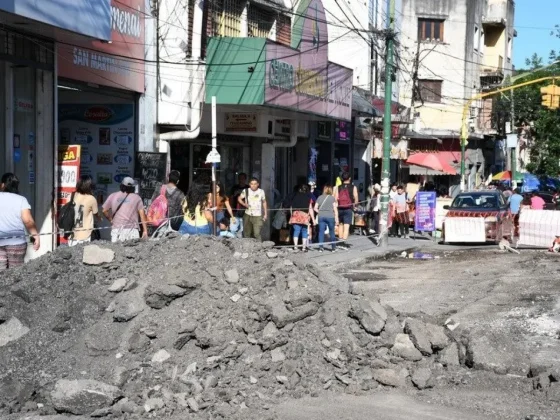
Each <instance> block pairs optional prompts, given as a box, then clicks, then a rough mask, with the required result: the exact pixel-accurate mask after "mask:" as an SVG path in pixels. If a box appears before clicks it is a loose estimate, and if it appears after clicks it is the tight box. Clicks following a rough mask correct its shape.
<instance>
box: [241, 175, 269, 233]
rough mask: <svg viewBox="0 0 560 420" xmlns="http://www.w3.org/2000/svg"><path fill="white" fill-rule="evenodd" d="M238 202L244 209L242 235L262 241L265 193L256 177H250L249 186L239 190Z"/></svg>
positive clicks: (265, 212) (265, 205)
mask: <svg viewBox="0 0 560 420" xmlns="http://www.w3.org/2000/svg"><path fill="white" fill-rule="evenodd" d="M238 203H239V204H241V206H243V207H245V209H246V210H245V214H244V215H243V237H244V238H255V239H257V240H259V241H262V234H261V231H262V227H263V224H264V222H266V218H267V212H268V207H267V204H266V195H265V193H264V191H263V190H261V189H260V188H259V180H258V179H257V178H251V181H250V182H249V188H247V189H245V190H243V191H242V192H241V194H240V196H239V199H238Z"/></svg>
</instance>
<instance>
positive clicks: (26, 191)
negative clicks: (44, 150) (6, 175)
mask: <svg viewBox="0 0 560 420" xmlns="http://www.w3.org/2000/svg"><path fill="white" fill-rule="evenodd" d="M13 81H14V114H13V118H14V122H13V124H14V125H13V127H14V131H13V132H14V134H13V139H12V140H13V162H14V173H15V174H16V176H17V177H18V178H19V180H20V194H21V195H23V196H24V197H26V198H27V200H28V201H29V204H30V205H31V208H32V209H35V182H36V179H35V178H36V173H35V162H36V157H35V133H36V121H35V115H36V106H37V105H36V92H35V89H36V84H35V69H34V68H31V67H23V66H21V67H20V66H18V68H17V69H14V72H13ZM32 211H33V210H32Z"/></svg>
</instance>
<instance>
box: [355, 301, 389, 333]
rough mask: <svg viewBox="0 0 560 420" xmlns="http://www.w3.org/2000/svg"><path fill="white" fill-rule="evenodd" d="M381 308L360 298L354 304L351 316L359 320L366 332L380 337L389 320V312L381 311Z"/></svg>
mask: <svg viewBox="0 0 560 420" xmlns="http://www.w3.org/2000/svg"><path fill="white" fill-rule="evenodd" d="M379 307H381V305H379ZM379 307H378V306H377V305H375V304H372V303H371V302H369V301H368V300H366V299H364V298H360V299H358V300H356V301H354V302H352V308H351V309H350V313H349V315H350V316H351V317H352V318H354V319H356V320H358V322H359V323H360V325H361V326H362V328H363V329H364V330H365V331H366V332H368V333H369V334H372V335H378V334H380V333H381V331H383V328H384V327H385V321H386V319H387V312H385V310H384V309H383V311H381V310H380V309H379ZM381 308H382V307H381Z"/></svg>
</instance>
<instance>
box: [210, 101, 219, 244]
mask: <svg viewBox="0 0 560 420" xmlns="http://www.w3.org/2000/svg"><path fill="white" fill-rule="evenodd" d="M217 147H218V128H217V125H216V97H215V96H212V152H216V153H217ZM212 152H211V153H212ZM213 160H214V162H212V208H213V217H212V233H213V234H214V235H216V232H217V229H216V228H217V221H216V214H217V213H216V209H217V206H218V194H217V191H216V162H215V159H213Z"/></svg>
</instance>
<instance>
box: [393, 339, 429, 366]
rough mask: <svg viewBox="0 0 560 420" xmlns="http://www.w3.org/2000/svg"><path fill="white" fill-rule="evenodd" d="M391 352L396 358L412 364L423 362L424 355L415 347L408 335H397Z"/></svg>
mask: <svg viewBox="0 0 560 420" xmlns="http://www.w3.org/2000/svg"><path fill="white" fill-rule="evenodd" d="M391 351H392V352H393V354H394V355H395V356H399V357H402V358H403V359H405V360H409V361H411V362H417V361H419V360H422V353H420V351H419V350H418V349H417V348H416V347H414V343H413V342H412V341H411V340H410V337H409V336H408V335H407V334H397V336H396V338H395V343H394V344H393V347H392V349H391Z"/></svg>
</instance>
